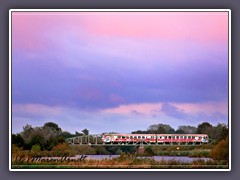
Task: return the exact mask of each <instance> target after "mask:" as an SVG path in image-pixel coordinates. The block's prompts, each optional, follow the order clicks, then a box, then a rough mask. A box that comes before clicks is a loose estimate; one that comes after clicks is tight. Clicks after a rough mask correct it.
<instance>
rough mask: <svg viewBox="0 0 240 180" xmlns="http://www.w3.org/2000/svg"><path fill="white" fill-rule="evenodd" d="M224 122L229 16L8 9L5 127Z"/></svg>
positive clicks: (96, 129)
mask: <svg viewBox="0 0 240 180" xmlns="http://www.w3.org/2000/svg"><path fill="white" fill-rule="evenodd" d="M49 121H52V122H55V123H57V124H58V125H59V126H60V127H61V128H62V129H63V130H65V131H69V132H72V133H75V131H79V132H80V131H81V130H83V129H84V128H87V129H89V130H90V133H93V134H96V133H102V132H112V131H114V132H121V133H129V132H131V131H134V130H138V129H141V130H146V129H147V127H148V126H150V125H152V124H158V123H164V124H169V125H171V126H172V127H173V128H175V129H177V128H178V126H180V125H193V126H197V125H198V124H199V123H202V122H205V121H208V122H210V123H211V124H213V125H216V124H217V123H226V124H227V122H228V13H227V12H13V13H12V129H13V133H18V132H21V131H22V127H23V126H24V125H26V124H31V125H32V126H42V125H43V124H44V123H46V122H49Z"/></svg>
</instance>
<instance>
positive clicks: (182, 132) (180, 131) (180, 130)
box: [176, 129, 185, 134]
mask: <svg viewBox="0 0 240 180" xmlns="http://www.w3.org/2000/svg"><path fill="white" fill-rule="evenodd" d="M176 134H185V131H184V130H182V129H178V130H176Z"/></svg>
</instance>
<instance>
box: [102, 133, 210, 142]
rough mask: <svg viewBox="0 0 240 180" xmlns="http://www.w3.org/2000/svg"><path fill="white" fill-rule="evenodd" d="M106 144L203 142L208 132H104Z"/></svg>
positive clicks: (206, 138) (103, 138) (205, 140)
mask: <svg viewBox="0 0 240 180" xmlns="http://www.w3.org/2000/svg"><path fill="white" fill-rule="evenodd" d="M102 141H103V143H104V144H201V143H208V141H209V140H208V135H207V134H104V135H103V136H102Z"/></svg>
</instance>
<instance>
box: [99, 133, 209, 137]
mask: <svg viewBox="0 0 240 180" xmlns="http://www.w3.org/2000/svg"><path fill="white" fill-rule="evenodd" d="M104 135H112V136H156V135H158V136H159V135H162V136H196V135H205V136H207V134H198V133H196V134H120V133H119V134H104Z"/></svg>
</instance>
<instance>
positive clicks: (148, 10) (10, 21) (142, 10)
mask: <svg viewBox="0 0 240 180" xmlns="http://www.w3.org/2000/svg"><path fill="white" fill-rule="evenodd" d="M30 11H35V12H60V11H62V12H89V11H96V12H110V11H111V12H113V11H115V12H126V11H128V12H130V11H131V12H194V11H196V12H228V83H229V84H228V129H229V169H124V168H122V169H97V168H96V169H12V162H11V157H12V144H11V136H12V29H11V28H12V12H30ZM9 171H231V10H230V9H10V10H9Z"/></svg>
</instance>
